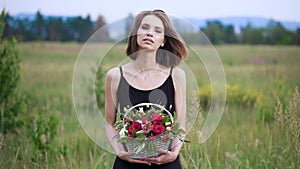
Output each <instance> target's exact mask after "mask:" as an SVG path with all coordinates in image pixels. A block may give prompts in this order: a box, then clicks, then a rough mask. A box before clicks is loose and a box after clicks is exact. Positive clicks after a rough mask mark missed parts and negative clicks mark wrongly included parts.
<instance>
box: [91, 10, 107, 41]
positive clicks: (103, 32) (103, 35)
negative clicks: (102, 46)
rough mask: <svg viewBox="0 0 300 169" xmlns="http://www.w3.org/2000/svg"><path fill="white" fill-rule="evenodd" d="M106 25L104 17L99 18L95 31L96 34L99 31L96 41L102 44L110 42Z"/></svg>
mask: <svg viewBox="0 0 300 169" xmlns="http://www.w3.org/2000/svg"><path fill="white" fill-rule="evenodd" d="M105 25H106V23H105V19H104V17H103V16H102V15H100V16H98V19H97V21H96V24H95V30H94V32H96V31H98V32H97V37H96V41H100V42H108V41H109V37H108V31H107V29H106V27H104V26H105Z"/></svg>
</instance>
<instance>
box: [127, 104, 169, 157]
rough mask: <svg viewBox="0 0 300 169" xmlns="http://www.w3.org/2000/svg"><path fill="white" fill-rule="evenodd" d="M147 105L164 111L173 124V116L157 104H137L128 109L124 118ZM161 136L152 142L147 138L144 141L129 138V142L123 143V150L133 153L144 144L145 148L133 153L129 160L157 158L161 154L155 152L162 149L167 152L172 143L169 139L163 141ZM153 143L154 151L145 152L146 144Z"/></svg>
mask: <svg viewBox="0 0 300 169" xmlns="http://www.w3.org/2000/svg"><path fill="white" fill-rule="evenodd" d="M147 105H150V106H154V107H157V108H159V109H161V110H164V111H165V112H166V113H167V114H168V115H169V116H170V119H171V121H172V123H173V116H172V114H171V113H170V112H169V111H168V110H167V109H166V108H165V107H163V106H161V105H159V104H154V103H140V104H137V105H135V106H133V107H130V108H129V109H128V110H127V111H126V113H125V116H124V117H126V116H127V114H128V113H129V112H130V111H132V110H133V109H134V108H136V107H141V106H147ZM123 126H124V122H123ZM163 135H164V133H162V134H161V135H159V136H156V138H155V139H154V140H150V139H149V138H146V139H142V140H141V139H138V138H129V141H128V142H126V144H125V143H124V144H123V145H124V147H125V149H126V150H127V151H128V152H135V150H136V148H137V147H138V146H141V144H144V145H145V146H143V148H142V149H141V150H140V151H138V152H135V153H134V154H133V155H132V156H131V158H145V157H157V156H159V155H160V154H161V153H159V152H157V151H156V149H162V150H169V149H170V145H171V143H172V141H171V140H170V139H167V140H164V139H163ZM150 142H151V143H153V144H154V146H155V149H154V150H152V151H150V152H149V150H147V148H146V147H147V144H150Z"/></svg>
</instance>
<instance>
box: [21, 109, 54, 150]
mask: <svg viewBox="0 0 300 169" xmlns="http://www.w3.org/2000/svg"><path fill="white" fill-rule="evenodd" d="M28 122H29V123H28V124H27V125H26V126H27V129H28V131H27V135H28V137H29V138H30V139H31V141H32V142H33V143H34V145H35V146H36V148H37V149H38V150H40V151H42V152H44V150H48V149H50V148H52V144H51V143H52V142H53V140H54V138H55V136H56V134H57V131H56V130H57V125H58V123H59V120H58V118H57V117H56V116H54V115H51V114H48V113H44V114H43V113H40V112H38V113H34V114H33V115H32V116H30V118H29V121H28Z"/></svg>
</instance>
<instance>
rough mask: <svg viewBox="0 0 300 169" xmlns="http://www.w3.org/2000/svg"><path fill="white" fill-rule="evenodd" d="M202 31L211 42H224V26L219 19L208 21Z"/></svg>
mask: <svg viewBox="0 0 300 169" xmlns="http://www.w3.org/2000/svg"><path fill="white" fill-rule="evenodd" d="M202 31H203V33H204V34H205V35H206V36H207V37H208V39H209V40H210V41H211V43H213V44H222V43H224V34H225V33H224V27H223V25H222V23H221V22H220V21H208V22H207V26H206V28H203V29H202Z"/></svg>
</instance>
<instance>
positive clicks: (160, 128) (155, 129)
mask: <svg viewBox="0 0 300 169" xmlns="http://www.w3.org/2000/svg"><path fill="white" fill-rule="evenodd" d="M152 131H153V135H154V136H156V135H159V134H162V133H163V132H164V131H165V127H164V126H163V125H161V124H155V125H154V126H153V128H152Z"/></svg>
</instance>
